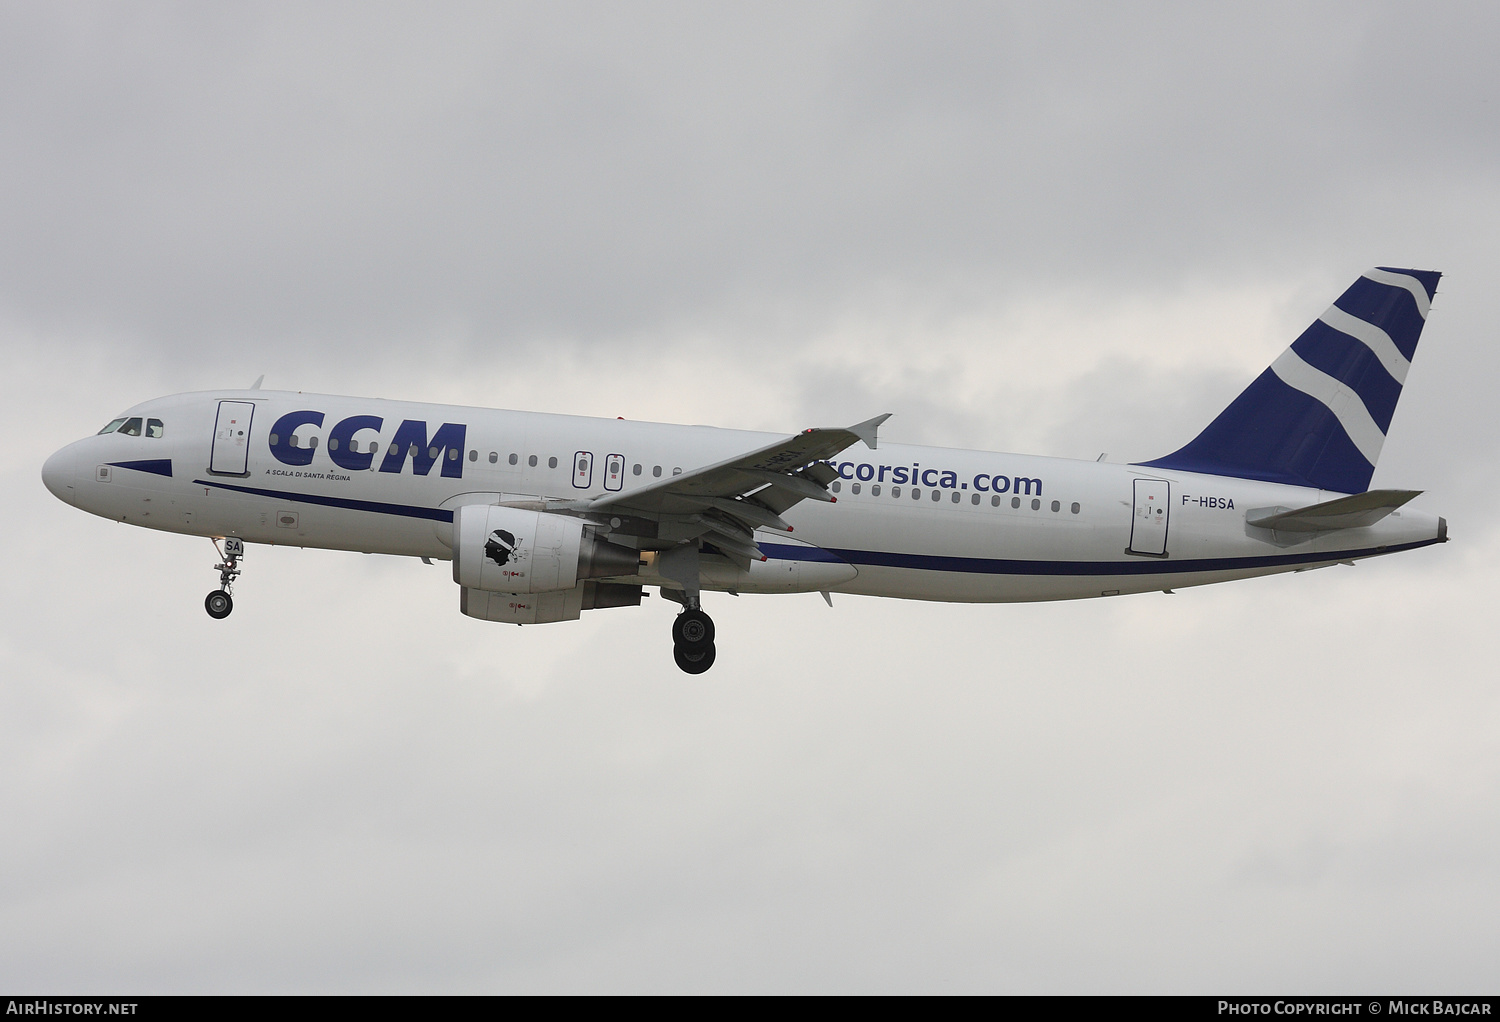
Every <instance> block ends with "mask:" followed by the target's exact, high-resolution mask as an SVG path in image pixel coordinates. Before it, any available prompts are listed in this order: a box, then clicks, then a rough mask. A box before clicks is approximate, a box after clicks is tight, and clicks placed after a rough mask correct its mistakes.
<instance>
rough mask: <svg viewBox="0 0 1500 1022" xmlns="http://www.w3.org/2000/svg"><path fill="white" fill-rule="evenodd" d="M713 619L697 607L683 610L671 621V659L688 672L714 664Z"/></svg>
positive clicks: (706, 668)
mask: <svg viewBox="0 0 1500 1022" xmlns="http://www.w3.org/2000/svg"><path fill="white" fill-rule="evenodd" d="M716 655H717V652H716V651H715V649H714V619H713V618H711V617H709V616H708V615H707V614H705V613H703V611H701V610H698V609H697V608H692V609H688V610H684V611H683V612H682V613H681V614H678V615H677V620H675V621H673V622H672V659H673V660H676V661H677V666H678V667H680V668H682V669H683V670H684V671H686V672H687V673H689V674H702V673H703V672H704V671H706V670H708V669H709V668H710V667H712V666H713V665H714V657H715V656H716Z"/></svg>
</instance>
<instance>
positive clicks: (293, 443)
mask: <svg viewBox="0 0 1500 1022" xmlns="http://www.w3.org/2000/svg"><path fill="white" fill-rule="evenodd" d="M287 446H288V447H296V446H298V441H297V434H296V433H293V434H292V435H291V437H290V438H289V439H288V440H287Z"/></svg>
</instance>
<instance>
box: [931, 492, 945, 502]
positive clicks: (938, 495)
mask: <svg viewBox="0 0 1500 1022" xmlns="http://www.w3.org/2000/svg"><path fill="white" fill-rule="evenodd" d="M932 499H933V502H934V503H936V502H937V501H940V500H942V499H943V495H942V494H941V493H939V492H938V491H937V490H933V491H932Z"/></svg>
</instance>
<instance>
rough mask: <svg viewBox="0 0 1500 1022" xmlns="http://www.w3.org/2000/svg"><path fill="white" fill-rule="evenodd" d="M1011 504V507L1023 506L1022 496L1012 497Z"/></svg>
mask: <svg viewBox="0 0 1500 1022" xmlns="http://www.w3.org/2000/svg"><path fill="white" fill-rule="evenodd" d="M1010 506H1011V507H1020V506H1021V498H1020V497H1012V498H1010Z"/></svg>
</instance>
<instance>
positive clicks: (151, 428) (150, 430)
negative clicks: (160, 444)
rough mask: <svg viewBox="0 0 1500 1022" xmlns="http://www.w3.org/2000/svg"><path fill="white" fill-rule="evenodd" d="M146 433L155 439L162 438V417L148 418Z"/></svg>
mask: <svg viewBox="0 0 1500 1022" xmlns="http://www.w3.org/2000/svg"><path fill="white" fill-rule="evenodd" d="M146 435H147V436H148V437H151V438H153V439H155V440H160V439H161V438H162V435H163V429H162V424H161V420H160V419H147V420H146Z"/></svg>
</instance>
